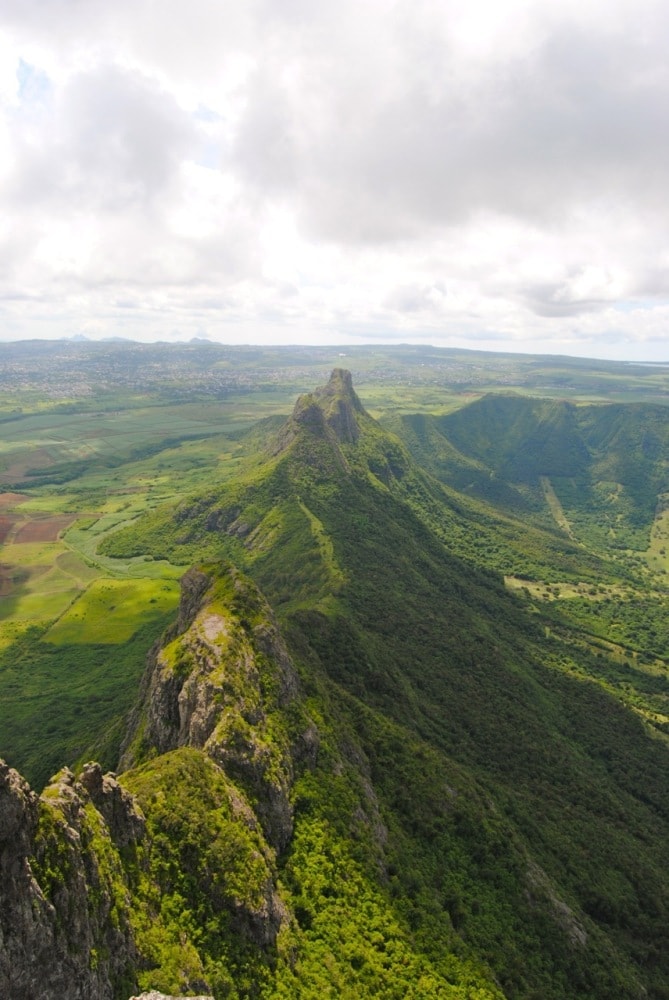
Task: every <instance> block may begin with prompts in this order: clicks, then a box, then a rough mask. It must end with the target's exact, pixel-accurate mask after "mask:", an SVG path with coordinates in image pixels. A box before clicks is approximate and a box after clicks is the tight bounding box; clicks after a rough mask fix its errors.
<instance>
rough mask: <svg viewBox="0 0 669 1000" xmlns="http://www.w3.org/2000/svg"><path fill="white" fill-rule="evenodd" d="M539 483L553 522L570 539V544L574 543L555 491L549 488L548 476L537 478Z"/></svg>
mask: <svg viewBox="0 0 669 1000" xmlns="http://www.w3.org/2000/svg"><path fill="white" fill-rule="evenodd" d="M539 482H540V483H541V489H542V490H543V493H544V498H545V500H546V503H547V504H548V506H549V508H550V512H551V514H552V515H553V520H554V521H555V523H556V524H557V526H558V528H561V529H562V531H564V533H565V534H566V535H567V536H568V537H569V538H571V540H572V542H575V541H576V539H575V538H574V533H573V532H572V530H571V525H570V524H569V521H568V520H567V518H566V517H565V514H564V511H563V509H562V504H561V503H560V501H559V500H558V498H557V495H556V493H555V490H554V489H553V487H552V486H551V481H550V479H549V478H548V476H539Z"/></svg>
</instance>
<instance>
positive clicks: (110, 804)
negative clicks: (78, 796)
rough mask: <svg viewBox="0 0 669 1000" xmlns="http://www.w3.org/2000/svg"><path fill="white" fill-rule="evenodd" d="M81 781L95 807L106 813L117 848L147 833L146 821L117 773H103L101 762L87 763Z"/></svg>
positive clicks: (106, 819) (125, 845)
mask: <svg viewBox="0 0 669 1000" xmlns="http://www.w3.org/2000/svg"><path fill="white" fill-rule="evenodd" d="M79 780H80V781H81V784H82V785H83V786H84V788H85V789H86V791H87V792H88V794H89V795H90V797H91V801H92V802H93V803H94V805H95V807H96V808H97V809H98V810H99V812H100V813H101V814H102V816H104V819H105V822H106V823H107V827H108V828H109V833H110V835H111V838H112V840H113V841H114V843H115V844H116V846H117V847H127V846H128V844H131V843H134V842H137V841H139V840H141V839H142V837H143V836H144V831H145V828H146V821H145V819H144V816H143V815H142V812H141V810H140V809H139V807H138V806H137V803H136V802H135V800H134V799H133V797H132V795H131V794H130V792H128V791H127V790H126V789H125V788H123V787H122V786H121V785H119V783H118V781H117V780H116V775H115V774H112V773H111V772H109V773H108V774H103V773H102V768H101V767H100V765H99V764H97V763H95V762H91V763H89V764H84V767H83V770H82V772H81V775H80V778H79Z"/></svg>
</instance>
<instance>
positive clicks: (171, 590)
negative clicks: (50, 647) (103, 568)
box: [44, 579, 179, 646]
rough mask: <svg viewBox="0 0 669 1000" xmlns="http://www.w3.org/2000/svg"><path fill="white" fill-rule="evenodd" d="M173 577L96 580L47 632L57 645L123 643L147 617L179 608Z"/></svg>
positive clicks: (48, 639) (51, 641) (176, 586)
mask: <svg viewBox="0 0 669 1000" xmlns="http://www.w3.org/2000/svg"><path fill="white" fill-rule="evenodd" d="M178 600H179V587H178V584H177V583H176V581H173V580H147V579H144V580H96V581H94V582H93V583H92V584H91V585H90V587H89V588H88V589H87V590H86V591H85V592H84V593H83V594H82V595H81V596H80V597H79V599H78V600H77V601H75V603H74V604H73V605H72V607H71V608H69V610H68V611H67V612H66V613H65V614H64V615H63V616H62V617H61V618H60V619H59V620H58V621H57V622H56V623H55V625H53V626H52V627H51V628H50V629H49V631H48V632H47V634H46V636H45V638H44V641H46V642H50V643H53V644H54V645H60V646H63V645H72V644H74V645H76V644H95V643H105V644H107V643H122V642H127V640H128V639H130V637H131V636H132V635H133V634H134V633H135V632H136V630H137V629H138V628H139V627H140V625H142V624H143V623H144V622H145V621H146V619H147V618H149V617H154V616H156V615H163V614H165V613H166V612H168V611H171V610H173V609H174V608H176V606H177V603H178Z"/></svg>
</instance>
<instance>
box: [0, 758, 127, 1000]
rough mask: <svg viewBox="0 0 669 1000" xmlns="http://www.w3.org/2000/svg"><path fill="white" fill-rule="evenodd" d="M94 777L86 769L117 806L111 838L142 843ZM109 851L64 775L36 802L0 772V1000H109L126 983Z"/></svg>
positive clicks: (104, 831)
mask: <svg viewBox="0 0 669 1000" xmlns="http://www.w3.org/2000/svg"><path fill="white" fill-rule="evenodd" d="M96 769H97V770H96ZM98 771H100V769H99V768H98V766H97V765H92V766H91V767H90V769H89V783H90V784H91V786H92V787H94V789H95V793H96V795H97V796H98V797H99V798H100V799H101V800H102V801H105V802H106V803H111V802H113V801H114V800H116V802H117V805H116V807H113V808H112V812H114V813H115V817H114V818H115V825H116V837H117V838H118V842H119V843H125V844H126V845H128V844H130V843H132V842H133V841H134V840H135V839H136V838H137V836H138V835H141V830H140V826H139V825H138V823H137V821H136V814H135V812H134V810H133V808H132V804H131V803H129V802H128V801H127V800H124V797H123V796H121V795H120V793H119V795H118V796H117V793H116V790H115V788H114V784H115V783H114V782H113V779H111V778H109V779H107V786H108V787H107V789H105V778H103V777H102V774H101V772H100V775H99V777H100V780H98ZM120 802H122V803H123V809H120V808H119V805H118V803H120ZM124 812H125V815H126V821H127V823H128V824H129V825H128V826H127V828H126V829H123V826H124V819H123V813H124ZM111 841H112V838H111V834H110V831H109V829H108V828H107V825H106V822H105V819H104V818H103V816H102V814H101V813H100V812H98V811H97V809H96V808H95V807H94V806H93V803H92V800H91V798H90V797H89V793H88V792H87V790H86V788H85V787H84V786H83V785H82V784H80V783H79V782H77V781H76V780H75V777H74V775H73V774H72V772H71V771H70V770H68V769H67V768H66V769H64V770H63V771H61V772H60V773H59V774H58V775H56V777H55V778H54V779H53V781H52V783H51V784H50V785H49V786H48V787H47V788H46V789H45V791H44V793H43V795H42V796H41V797H39V798H38V796H37V795H35V793H34V792H33V791H31V789H30V788H29V786H28V785H27V783H26V782H25V781H24V780H23V779H22V778H21V777H20V775H18V774H17V772H16V771H13V770H12V769H11V768H9V767H7V765H6V764H5V763H4V762H0V996H3V997H4V996H6V997H11V998H12V1000H62V998H63V997H67V998H68V1000H112V998H113V997H114V996H116V995H117V994H118V988H119V985H120V984H121V983H123V982H128V981H130V982H132V979H133V978H134V975H133V970H134V967H135V963H136V953H135V949H134V944H133V941H132V935H131V932H130V929H129V926H128V923H127V921H126V920H125V919H124V917H123V912H122V911H123V907H122V906H121V908H120V909H119V905H118V904H119V903H120V902H121V903H122V902H123V901H124V899H125V897H126V895H127V891H128V886H127V884H126V883H125V882H124V880H123V875H122V866H121V863H120V859H119V858H118V855H116V854H115V850H114V847H113V845H112V842H111ZM114 858H115V859H116V864H115V863H114V860H113V859H114ZM110 865H111V866H112V868H113V870H111V868H110ZM119 897H123V899H120V898H119Z"/></svg>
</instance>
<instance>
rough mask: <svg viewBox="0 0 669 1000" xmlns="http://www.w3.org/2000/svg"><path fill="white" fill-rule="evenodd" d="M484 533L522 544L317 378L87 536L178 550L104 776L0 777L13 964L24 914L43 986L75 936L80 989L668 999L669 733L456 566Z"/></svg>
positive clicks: (584, 658)
mask: <svg viewBox="0 0 669 1000" xmlns="http://www.w3.org/2000/svg"><path fill="white" fill-rule="evenodd" d="M524 419H525V418H523V420H524ZM519 420H520V418H519ZM523 420H520V424H522V425H523V426H529V424H530V421H525V422H524V423H523ZM555 420H556V421H557V423H558V424H559V425H560V426H561V427H562V433H566V431H565V427H567V426H569V425H570V424H569V422H570V421H571V420H572V417H571V416H565V414H564V413H563V412H562V411H559V412H558V415H557V417H555ZM552 421H553V417H550V415H549V416H547V417H546V420H545V421H544V424H545V426H544V430H545V431H546V433H548V431H547V430H546V428H547V427H548V426H549V425H550V426H552ZM520 424H518V426H520ZM484 457H485V456H483V454H482V453H481V457H479V458H477V459H476V461H480V462H483V458H484ZM556 461H557V459H556ZM542 474H543V473H542ZM500 531H501V532H502V534H503V532H504V531H506V532H507V535H506V541H505V542H504V545H505V546H506V551H507V552H511V553H513V552H514V551H515V553H516V554H517V556H518V558H519V559H520V557H521V555H522V552H523V550H522V547H521V540H522V539H521V532H522V525H521V524H520V522H518V521H515V520H513V519H512V518H511V517H508V516H507V517H506V518H503V517H501V516H500V515H499V514H496V513H495V512H494V510H493V509H492V508H490V507H489V506H486V505H485V504H483V503H481V502H474V501H472V500H467V498H464V497H461V496H458V495H457V494H455V493H454V492H453V491H452V490H449V489H448V488H446V487H444V486H443V485H442V484H440V483H439V482H437V481H436V480H435V479H434V478H432V477H431V476H430V475H429V474H428V473H427V472H425V471H424V470H422V469H421V468H420V467H418V466H417V464H416V463H415V462H414V461H413V460H412V458H411V457H410V454H409V451H408V450H407V448H406V447H405V446H404V445H403V444H402V443H401V442H400V441H399V440H398V439H397V438H396V437H393V436H392V435H390V434H388V433H387V432H386V431H384V430H383V429H382V428H381V427H380V426H379V425H378V424H377V423H376V422H375V421H373V420H372V419H371V417H369V416H368V414H367V413H366V412H365V411H364V409H363V407H362V405H361V403H360V401H359V400H358V398H357V396H356V395H355V393H354V391H353V388H352V385H351V380H350V376H349V375H348V373H346V372H344V371H341V370H335V372H334V373H333V375H332V378H331V380H330V382H329V383H328V384H327V385H326V386H324V387H323V388H322V389H319V390H317V391H316V392H314V393H311V394H309V395H306V396H303V397H300V399H299V400H298V402H297V404H296V406H295V410H294V412H293V415H292V416H291V418H290V419H289V420H288V421H287V422H286V423H285V424H284V425H283V426H282V427H281V428H279V429H278V430H276V431H275V432H273V433H272V434H271V435H270V437H269V438H268V441H267V446H266V449H265V451H264V454H262V455H256V456H255V457H253V458H251V459H250V460H249V464H248V466H247V468H246V470H245V472H244V474H243V475H241V476H240V477H239V478H238V479H237V480H236V481H235V482H233V483H229V484H227V485H225V486H220V485H219V486H217V487H216V488H215V489H212V490H210V491H209V492H206V493H202V494H199V495H198V496H197V497H192V498H191V499H189V500H188V501H185V502H183V503H182V504H180V505H179V506H178V507H175V508H164V509H162V510H160V511H157V512H153V513H151V514H149V515H147V516H146V517H145V518H144V519H143V520H141V521H138V522H136V523H135V524H133V525H132V526H131V527H129V528H127V529H125V530H123V531H120V532H118V533H117V534H115V535H113V536H111V537H110V538H109V539H108V540H107V542H106V543H105V544H106V546H107V551H108V552H109V553H111V554H113V553H117V554H123V555H139V554H144V553H149V554H153V555H156V554H158V553H160V552H161V551H162V552H163V553H165V554H169V555H171V556H172V557H173V558H175V559H177V558H178V560H179V561H185V560H186V559H191V560H193V561H198V562H200V568H198V569H196V570H193V571H191V572H190V573H189V574H187V575H186V577H185V578H184V581H183V593H182V603H181V610H180V615H179V620H178V622H176V623H175V625H174V626H173V627H172V628H171V629H169V630H168V632H167V633H166V634H165V636H164V637H163V639H162V641H161V642H160V644H158V645H157V646H155V647H154V649H153V651H152V653H151V655H150V658H149V663H148V667H147V672H146V675H145V678H144V681H143V687H142V692H141V697H140V700H139V703H138V705H137V708H136V711H135V712H134V715H133V718H132V720H131V724H130V728H129V732H128V737H127V740H126V745H125V750H124V756H123V761H122V769H123V774H122V776H121V778H120V779H119V781H120V785H118V783H117V782H116V779H115V778H108V779H105V780H106V782H107V784H106V785H105V784H104V782H102V784H100V782H101V781H102V779H101V777H99V776H96V775H97V772H95V770H94V769H93V770H91V769H88V770H87V771H86V772H85V773H84V774H83V775H82V777H81V779H80V781H78V782H77V781H75V780H74V779H73V778H71V776H70V777H68V776H67V775H65V777H63V776H60V777H59V778H58V779H57V781H56V782H55V784H53V785H52V786H50V788H48V789H47V790H46V791H45V794H44V796H43V797H42V799H41V801H40V803H39V804H37V803H36V802H35V801H34V799H31V798H30V796H29V794H28V792H26V791H25V789H23V787H22V785H21V783H20V780H19V779H18V777H14V776H12V775H9V776H8V775H7V774H6V771H3V772H2V773H0V777H1V778H2V779H3V781H4V784H3V785H2V786H1V787H0V793H1V794H0V839H2V837H4V836H5V834H4V833H3V831H4V830H6V829H8V828H9V825H8V824H6V823H5V825H4V826H3V822H2V817H3V816H5V815H10V812H11V817H12V822H13V824H14V827H16V825H17V823H18V822H19V821H18V820H17V819H16V816H25V817H26V818H25V819H24V820H21V822H22V823H23V826H22V827H21V829H22V830H23V833H22V835H21V837H17V836H12V837H11V838H9V839H7V840H6V841H5V840H3V841H2V843H3V844H5V847H4V848H3V849H4V850H5V851H8V850H9V847H8V846H7V845H8V844H10V843H11V844H12V845H13V846H12V850H13V851H14V852H15V853H14V854H12V855H11V864H9V863H8V864H7V866H6V868H5V872H4V875H2V880H1V882H0V888H1V889H2V892H3V894H4V898H5V899H6V900H8V904H7V905H6V906H4V907H3V908H0V914H2V913H4V914H5V916H4V917H0V921H4V922H0V930H2V934H3V937H2V939H1V940H2V941H4V942H5V945H4V949H5V953H6V954H8V955H9V954H11V955H12V956H17V955H19V949H18V946H17V943H16V942H17V939H18V940H28V939H29V930H30V933H33V934H37V933H38V932H37V931H36V930H35V927H37V928H38V929H40V930H39V933H41V928H42V927H44V928H45V930H44V934H43V937H42V938H39V940H40V941H41V940H46V939H47V938H48V935H49V934H50V935H51V938H49V940H51V939H52V940H53V941H54V942H55V945H54V946H53V947H52V950H51V968H50V971H49V976H50V977H51V978H50V982H51V984H52V985H53V983H54V982H55V983H58V982H65V981H67V978H66V977H67V976H68V974H69V976H70V979H72V968H73V959H72V955H73V954H74V953H75V952H76V953H77V954H78V955H79V956H80V961H79V959H77V961H78V962H79V964H78V965H76V969H77V976H78V977H79V978H78V979H77V982H78V983H80V984H81V989H80V993H79V995H80V996H82V997H88V996H90V997H93V996H101V997H104V998H107V997H109V998H116V997H118V998H119V1000H126V997H127V995H128V988H129V984H133V986H134V984H135V983H136V984H137V985H138V986H141V987H142V988H145V989H146V988H149V987H153V988H159V989H162V990H165V991H167V992H173V993H177V992H181V993H187V992H190V993H203V992H212V993H213V995H214V996H215V997H216V998H217V1000H218V998H223V997H233V998H235V997H236V998H242V997H244V998H246V997H259V998H263V1000H274V998H282V1000H283V998H288V997H300V998H311V997H316V996H319V997H322V996H327V997H333V998H334V997H346V998H351V1000H353V998H366V997H375V996H378V997H384V998H386V997H389V998H392V997H397V998H398V1000H399V998H405V997H414V998H416V1000H418V998H431V997H439V998H442V997H443V998H469V1000H488V998H498V1000H499V998H501V997H506V998H508V1000H512V998H513V1000H516V998H517V1000H521V998H522V1000H530V998H538V997H542V998H547V1000H573V998H583V1000H586V998H587V1000H600V998H601V1000H604V998H610V997H615V998H621V1000H626V998H630V1000H631V998H642V997H647V996H652V997H663V996H664V997H669V957H668V956H669V948H668V945H669V931H668V930H667V928H668V927H669V922H668V919H667V918H668V917H669V878H668V877H667V871H666V845H667V843H668V842H669V795H668V794H667V793H668V792H669V766H668V765H669V747H667V744H666V742H665V741H664V740H663V739H662V738H658V733H659V730H658V729H657V728H656V729H655V730H651V729H650V728H649V727H648V726H647V725H646V724H645V723H644V721H643V720H642V719H641V718H640V717H639V715H638V714H637V713H636V712H635V711H632V710H631V709H630V708H628V707H626V705H625V704H622V703H621V699H620V698H617V697H614V696H613V694H612V693H611V692H610V682H609V678H608V674H607V668H606V662H603V661H602V659H601V658H600V659H597V657H596V656H595V655H594V654H593V653H592V652H591V651H590V650H589V648H588V647H587V645H577V644H576V643H575V641H574V634H573V633H571V632H568V631H565V630H564V629H561V628H559V627H557V626H556V624H555V623H554V622H551V625H550V627H549V628H548V629H547V626H546V620H545V619H544V618H542V617H540V615H538V614H537V613H536V611H535V610H533V608H532V605H531V604H528V603H527V602H525V601H522V600H520V599H519V598H516V597H514V596H513V595H512V594H510V593H509V592H508V591H507V590H506V589H505V587H504V584H503V581H502V579H501V577H500V576H499V575H497V574H496V573H494V572H492V571H491V570H490V569H486V568H485V560H484V559H483V554H482V551H481V550H474V551H475V558H474V559H468V558H465V556H466V554H467V547H468V545H470V544H471V539H473V538H474V537H475V536H476V535H477V533H478V534H479V535H480V536H481V537H482V539H483V542H484V544H486V545H488V544H490V545H492V544H494V540H495V538H498V537H499V532H500ZM527 533H528V535H529V537H530V539H531V545H534V546H535V547H536V552H537V556H536V558H537V560H539V561H541V560H543V563H544V565H547V564H548V562H549V561H550V557H549V556H548V555H547V554H546V552H547V550H546V547H545V546H546V545H548V544H549V543H551V540H552V544H554V546H555V549H554V551H555V553H556V557H557V558H559V559H560V560H562V567H563V568H565V567H568V566H569V565H572V566H573V571H574V572H576V571H581V570H585V571H589V572H591V573H592V574H593V575H594V574H595V572H596V571H597V568H598V567H603V568H605V562H604V561H603V560H602V559H600V558H599V557H597V556H596V555H593V554H592V553H588V552H586V551H584V550H582V549H581V548H580V547H579V546H577V545H575V544H571V543H561V547H560V545H558V542H559V541H560V539H559V533H558V532H557V531H553V532H552V533H551V532H549V531H546V530H545V529H543V528H541V527H534V528H533V529H531V530H530V529H527ZM529 545H530V543H528V542H527V540H526V546H529ZM514 546H516V549H515V550H514ZM525 551H527V547H526V550H525ZM203 560H204V562H203ZM119 788H120V789H121V790H122V791H119V790H118V789H119ZM123 796H125V798H124V797H123ZM130 796H132V798H130ZM121 806H122V808H121ZM10 807H11V810H10ZM3 809H4V812H3ZM36 816H39V820H38V819H35V818H31V817H36ZM138 816H139V817H141V820H142V821H141V822H140V821H139V820H137V819H136V817H138ZM133 817H135V818H133ZM96 831H97V833H96ZM78 844H79V845H83V846H82V847H81V851H83V854H78V853H77V852H78V850H80V848H79V847H78V846H77V845H78ZM64 845H67V847H66V853H67V859H68V860H67V864H65V863H64V861H63V858H64V850H65V848H64ZM16 852H18V854H17V853H16ZM21 852H23V853H21ZM28 863H29V864H30V865H31V866H32V867H31V871H32V873H33V877H34V879H35V880H36V883H37V886H38V888H39V893H41V897H40V896H39V893H38V889H37V888H35V887H34V886H33V885H32V883H26V882H25V872H26V864H28ZM18 872H23V873H24V874H23V875H21V876H19V875H17V873H18ZM0 874H2V873H0ZM22 878H23V879H24V881H23V882H22V881H21V879H22ZM83 886H88V887H89V892H88V895H87V898H88V900H89V903H88V904H87V908H86V913H87V918H86V921H84V918H83V916H82V919H81V921H80V922H79V925H77V927H76V928H75V931H76V933H75V932H74V931H73V934H72V935H69V931H68V929H67V927H68V925H67V919H66V914H67V912H68V908H69V909H70V910H71V909H72V907H73V905H74V902H75V901H76V900H77V899H80V897H81V892H82V887H83ZM96 887H97V888H96ZM30 893H32V896H31V898H34V899H38V898H43V899H44V900H45V901H46V904H45V906H44V907H42V908H41V909H40V908H39V907H37V909H36V910H35V912H36V913H39V920H36V922H35V923H34V924H29V926H28V928H26V927H24V924H23V923H21V920H19V917H21V915H23V917H22V919H23V918H24V917H25V914H26V912H28V911H27V910H26V907H25V903H24V902H22V901H24V900H25V898H26V896H27V895H29V894H30ZM22 894H23V895H22ZM17 900H18V902H17ZM95 900H97V901H98V902H97V903H96V902H95ZM47 904H48V905H47ZM40 905H41V904H40ZM49 906H51V907H52V910H49V908H48V907H49ZM40 921H41V922H40ZM50 921H51V922H50ZM47 932H48V933H47ZM22 935H23V936H22ZM38 937H39V935H38ZM77 940H79V942H81V941H82V940H85V942H86V943H85V945H84V946H82V945H81V943H80V944H79V945H78V946H77V945H76V941H77ZM7 942H9V943H8V944H7ZM113 942H116V945H115V947H112V943H113ZM10 946H11V947H10ZM12 948H13V949H14V950H13V951H12ZM43 952H44V949H43V948H42V949H40V948H39V947H36V946H34V947H31V948H30V949H29V954H28V955H26V954H24V955H23V958H22V959H21V958H20V956H19V959H18V966H17V959H16V957H15V958H14V960H13V964H12V963H11V962H9V963H5V964H4V965H3V962H2V956H3V945H0V974H1V975H4V976H5V979H4V980H0V985H4V986H6V988H7V989H9V993H10V995H12V996H15V997H16V998H17V1000H23V997H24V996H25V997H26V1000H27V998H28V996H30V997H31V1000H42V997H44V1000H46V997H47V995H48V994H47V993H46V992H39V991H37V992H35V988H34V983H35V982H37V981H39V978H40V977H39V976H38V975H37V972H38V971H39V961H40V955H42V954H43ZM93 953H95V954H94V955H93ZM82 956H83V957H82ZM21 961H22V962H23V965H22V966H21ZM31 963H32V964H31ZM68 963H69V964H68ZM75 964H76V963H75ZM17 967H18V970H19V971H18V972H17V971H15V970H16V969H17ZM87 970H88V971H87ZM19 973H20V975H19ZM12 976H13V977H14V978H12ZM21 976H22V978H21ZM59 976H60V977H61V979H59V978H58V977H59ZM87 977H88V978H87ZM47 978H48V977H47ZM45 981H46V979H45ZM26 982H30V983H32V986H30V989H32V990H33V992H32V993H30V992H29V991H26V990H24V987H23V985H22V984H24V983H26ZM86 984H88V985H86ZM91 984H93V985H91ZM19 985H20V988H19ZM12 990H13V992H12ZM21 990H24V991H23V992H21ZM86 990H88V992H86ZM96 990H97V992H96ZM124 990H125V993H124V992H123V991H124Z"/></svg>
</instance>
